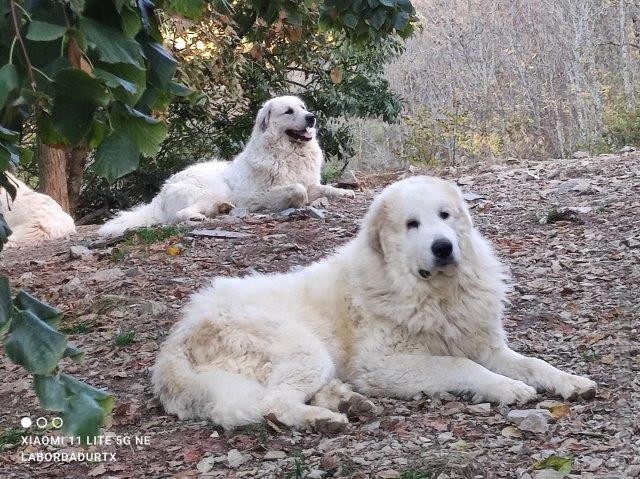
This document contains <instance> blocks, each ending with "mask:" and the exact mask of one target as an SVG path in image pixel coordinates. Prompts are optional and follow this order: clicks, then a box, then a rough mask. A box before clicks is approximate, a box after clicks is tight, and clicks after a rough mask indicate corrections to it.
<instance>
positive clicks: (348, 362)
mask: <svg viewBox="0 0 640 479" xmlns="http://www.w3.org/2000/svg"><path fill="white" fill-rule="evenodd" d="M505 279H506V278H505V273H504V270H503V267H502V266H501V265H500V263H499V262H498V260H497V258H496V256H495V254H494V252H493V250H492V249H491V247H490V246H489V244H488V243H487V242H486V241H485V240H484V239H483V238H482V237H481V236H480V234H479V233H478V231H477V230H476V229H474V227H473V225H472V222H471V217H470V216H469V212H468V210H467V208H466V205H465V203H464V201H463V200H462V196H461V194H460V192H459V190H458V188H457V187H456V186H454V185H452V184H450V183H448V182H445V181H443V180H439V179H435V178H430V177H424V176H419V177H413V178H410V179H407V180H404V181H400V182H398V183H396V184H394V185H392V186H390V187H388V188H387V189H385V190H384V191H383V192H382V193H381V194H380V195H379V196H378V197H377V198H376V199H375V201H374V202H373V204H372V206H371V208H370V210H369V212H368V213H367V216H366V217H365V219H364V223H363V227H362V230H361V232H360V234H359V235H358V237H357V238H355V239H354V240H353V241H351V242H350V243H348V244H347V245H345V246H343V247H342V248H341V249H340V250H339V251H338V252H337V253H336V254H334V255H333V256H330V257H328V258H326V259H324V260H322V261H319V262H317V263H315V264H312V265H310V266H308V267H306V268H304V269H302V270H300V271H297V272H292V273H288V274H279V275H268V276H253V277H249V278H244V279H233V278H217V279H215V280H214V281H213V283H212V284H211V286H209V287H207V288H205V289H204V290H202V291H200V292H199V293H197V294H195V295H194V296H193V298H192V300H191V302H190V304H189V306H188V307H187V309H186V312H185V314H184V318H183V319H182V321H181V322H180V323H178V325H177V327H176V328H175V330H174V331H173V332H172V334H170V336H169V337H168V339H167V340H166V341H165V343H164V344H163V345H162V348H161V351H160V353H159V356H158V358H157V363H156V365H155V367H154V371H153V383H154V387H155V391H156V394H157V395H158V397H159V398H160V400H161V402H162V404H163V405H164V407H165V409H166V410H167V411H168V412H169V413H174V414H177V415H178V416H179V417H180V418H206V419H210V420H211V421H213V422H215V423H218V424H220V425H222V426H224V427H232V426H236V425H241V424H247V423H253V422H256V421H260V420H261V419H262V417H263V416H265V415H269V414H274V415H275V417H277V419H278V420H280V421H282V422H283V423H285V424H288V425H291V426H296V427H305V426H309V425H316V426H317V425H318V424H325V425H326V424H340V423H345V422H346V421H347V418H346V417H345V415H344V414H342V413H340V412H338V406H339V405H340V404H341V403H344V402H346V403H347V404H353V403H354V401H355V402H356V403H357V402H358V401H361V400H362V396H361V395H360V394H358V393H355V392H353V391H352V389H351V387H352V386H353V387H354V389H355V390H356V391H359V392H360V393H363V394H367V395H384V396H393V397H397V398H411V397H413V396H415V395H417V394H419V393H421V392H425V393H427V394H434V393H441V392H444V391H448V392H452V393H466V394H469V395H470V396H471V397H472V399H473V400H474V401H491V402H496V403H502V404H511V403H516V402H527V401H530V400H531V399H532V398H533V397H534V396H535V395H536V390H544V391H547V392H549V393H551V394H558V395H560V396H562V397H564V398H570V397H574V396H576V395H579V394H583V395H585V396H586V395H587V394H591V393H593V392H594V391H595V387H596V384H595V383H594V382H593V381H591V380H589V379H587V378H584V377H580V376H574V375H572V374H568V373H565V372H563V371H560V370H559V369H556V368H554V367H553V366H550V365H549V364H547V363H546V362H544V361H542V360H540V359H535V358H530V357H526V356H522V355H520V354H518V353H516V352H514V351H512V350H511V349H510V348H509V347H508V346H507V343H506V340H505V332H504V330H503V327H502V321H501V317H502V312H503V303H504V301H505V292H506V291H507V285H506V283H505ZM343 381H344V382H345V383H349V384H350V385H351V386H348V385H347V384H345V383H343ZM309 401H310V404H309V403H308V402H309Z"/></svg>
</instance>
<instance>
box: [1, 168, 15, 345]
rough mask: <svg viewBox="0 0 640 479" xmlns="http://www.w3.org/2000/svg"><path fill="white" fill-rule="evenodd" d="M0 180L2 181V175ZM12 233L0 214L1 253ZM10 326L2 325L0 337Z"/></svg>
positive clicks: (9, 321)
mask: <svg viewBox="0 0 640 479" xmlns="http://www.w3.org/2000/svg"><path fill="white" fill-rule="evenodd" d="M0 180H2V176H1V175H0ZM0 183H1V181H0ZM11 233H12V231H11V229H10V228H9V225H8V224H7V222H6V221H5V219H4V216H2V213H0V251H2V248H4V245H5V243H6V242H7V241H9V236H11ZM10 325H11V319H10V318H9V319H8V320H7V321H5V322H4V323H2V324H1V325H0V335H2V334H4V332H5V331H6V330H7V329H8V328H9V326H10Z"/></svg>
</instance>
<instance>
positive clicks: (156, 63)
mask: <svg viewBox="0 0 640 479" xmlns="http://www.w3.org/2000/svg"><path fill="white" fill-rule="evenodd" d="M142 46H143V49H144V54H145V55H146V57H147V60H148V61H149V82H150V83H152V84H153V85H156V86H158V87H161V88H168V87H169V84H170V83H171V80H173V76H174V75H175V73H176V69H177V67H178V63H177V62H176V60H175V58H173V56H172V55H171V54H170V53H169V52H168V51H167V50H166V49H165V48H164V47H163V46H162V45H161V44H159V43H155V42H149V41H145V42H143V43H142Z"/></svg>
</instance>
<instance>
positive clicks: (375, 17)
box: [369, 8, 387, 30]
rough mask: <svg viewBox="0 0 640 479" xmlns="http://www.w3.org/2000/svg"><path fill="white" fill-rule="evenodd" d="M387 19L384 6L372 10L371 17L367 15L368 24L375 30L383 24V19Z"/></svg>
mask: <svg viewBox="0 0 640 479" xmlns="http://www.w3.org/2000/svg"><path fill="white" fill-rule="evenodd" d="M386 19H387V12H386V11H385V9H384V8H377V9H376V10H374V12H373V14H372V15H371V17H369V24H370V25H371V26H372V27H373V28H375V29H376V30H380V27H381V26H382V25H384V21H385V20H386Z"/></svg>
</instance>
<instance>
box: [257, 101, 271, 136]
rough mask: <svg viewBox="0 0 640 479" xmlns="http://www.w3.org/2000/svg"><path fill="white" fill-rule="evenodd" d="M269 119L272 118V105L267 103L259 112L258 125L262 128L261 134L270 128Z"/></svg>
mask: <svg viewBox="0 0 640 479" xmlns="http://www.w3.org/2000/svg"><path fill="white" fill-rule="evenodd" d="M269 118H271V103H269V102H267V103H265V104H264V105H262V108H260V111H258V116H257V117H256V125H258V127H259V128H260V131H261V132H263V133H264V132H265V131H267V127H268V126H269Z"/></svg>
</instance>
